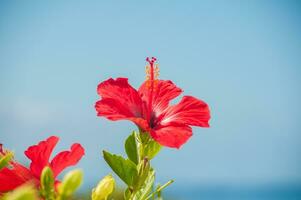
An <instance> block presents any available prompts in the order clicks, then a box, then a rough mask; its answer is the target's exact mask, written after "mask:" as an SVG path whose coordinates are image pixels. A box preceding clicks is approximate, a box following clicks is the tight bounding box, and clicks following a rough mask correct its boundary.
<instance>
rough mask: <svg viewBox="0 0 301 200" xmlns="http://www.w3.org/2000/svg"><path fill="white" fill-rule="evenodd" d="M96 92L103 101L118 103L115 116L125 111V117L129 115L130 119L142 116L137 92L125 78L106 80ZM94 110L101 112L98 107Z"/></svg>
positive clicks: (140, 101)
mask: <svg viewBox="0 0 301 200" xmlns="http://www.w3.org/2000/svg"><path fill="white" fill-rule="evenodd" d="M97 92H98V94H99V95H100V96H101V97H102V98H103V99H112V100H114V101H116V102H119V104H118V109H117V110H116V114H119V113H118V111H119V110H122V111H126V114H127V115H131V116H130V117H141V116H142V100H141V98H140V96H139V94H138V92H137V91H136V90H135V89H134V88H133V87H132V86H130V84H129V83H128V79H127V78H117V79H116V80H114V79H112V78H111V79H108V80H106V81H104V82H102V83H100V84H99V85H98V88H97ZM95 108H96V110H97V112H101V109H99V107H97V106H95ZM124 114H125V113H124V112H123V113H121V115H124Z"/></svg>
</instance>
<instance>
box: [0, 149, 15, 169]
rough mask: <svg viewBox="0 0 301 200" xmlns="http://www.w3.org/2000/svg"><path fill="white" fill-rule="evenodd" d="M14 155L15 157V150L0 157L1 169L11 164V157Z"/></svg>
mask: <svg viewBox="0 0 301 200" xmlns="http://www.w3.org/2000/svg"><path fill="white" fill-rule="evenodd" d="M13 157H14V153H13V152H8V153H6V154H5V155H4V156H1V157H0V170H1V169H2V168H4V167H6V166H7V165H8V164H9V162H10V161H11V159H12V158H13Z"/></svg>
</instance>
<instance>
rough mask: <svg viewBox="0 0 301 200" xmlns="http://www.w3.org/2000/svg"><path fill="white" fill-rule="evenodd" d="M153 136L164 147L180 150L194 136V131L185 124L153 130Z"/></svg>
mask: <svg viewBox="0 0 301 200" xmlns="http://www.w3.org/2000/svg"><path fill="white" fill-rule="evenodd" d="M151 136H152V138H153V139H154V140H156V141H157V142H158V143H159V144H161V145H163V146H167V147H172V148H180V147H181V146H182V145H183V144H184V143H186V142H187V140H188V139H189V138H190V137H191V136H192V129H191V127H189V126H187V125H183V124H171V125H168V126H164V127H158V128H157V129H156V130H152V131H151Z"/></svg>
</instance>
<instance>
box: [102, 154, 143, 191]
mask: <svg viewBox="0 0 301 200" xmlns="http://www.w3.org/2000/svg"><path fill="white" fill-rule="evenodd" d="M103 157H104V159H105V161H106V162H107V163H108V165H109V166H110V167H111V168H112V170H113V171H114V172H115V173H116V174H117V175H118V176H119V178H121V180H123V181H124V182H125V183H126V184H127V185H128V186H129V187H131V186H132V185H133V181H134V180H135V179H136V177H137V174H138V172H137V169H136V165H135V163H133V162H132V161H131V160H129V159H124V158H123V157H121V156H118V155H114V154H111V153H109V152H107V151H103Z"/></svg>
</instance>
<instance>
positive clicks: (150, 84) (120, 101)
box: [95, 57, 210, 148]
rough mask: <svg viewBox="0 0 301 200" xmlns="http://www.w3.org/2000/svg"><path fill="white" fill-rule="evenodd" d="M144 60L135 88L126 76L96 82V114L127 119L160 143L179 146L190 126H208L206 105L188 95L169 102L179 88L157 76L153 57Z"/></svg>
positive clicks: (177, 93)
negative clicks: (142, 76)
mask: <svg viewBox="0 0 301 200" xmlns="http://www.w3.org/2000/svg"><path fill="white" fill-rule="evenodd" d="M147 62H148V63H149V65H148V66H147V70H146V71H147V75H148V78H147V80H146V81H145V82H144V83H143V84H142V85H141V86H140V88H139V89H138V91H137V90H135V89H134V88H133V87H132V86H131V85H129V83H128V79H127V78H117V79H115V80H114V79H112V78H110V79H108V80H106V81H104V82H102V83H100V84H99V85H98V88H97V92H98V94H99V95H100V97H101V100H100V101H97V102H96V104H95V108H96V111H97V115H98V116H103V117H106V118H107V119H109V120H113V121H115V120H124V119H125V120H130V121H132V122H134V123H135V124H136V125H137V126H138V127H139V128H140V129H142V130H143V131H146V132H148V133H149V134H150V135H151V137H152V138H153V139H154V140H156V141H157V142H158V143H160V144H161V145H163V146H168V147H172V148H180V146H181V145H183V144H184V143H185V142H186V141H187V140H188V139H189V138H190V137H191V136H192V129H191V127H190V126H200V127H209V123H208V121H209V119H210V111H209V107H208V105H207V104H206V103H205V102H204V101H202V100H199V99H197V98H195V97H192V96H184V97H183V98H182V100H181V101H180V102H179V103H178V104H176V105H169V102H170V101H171V100H172V99H174V98H176V97H177V96H179V95H180V94H181V93H182V90H181V89H180V88H178V87H177V86H176V85H174V84H173V83H172V82H171V81H170V80H158V79H157V76H158V66H157V64H156V63H155V62H156V58H154V57H152V58H151V59H149V58H147Z"/></svg>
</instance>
